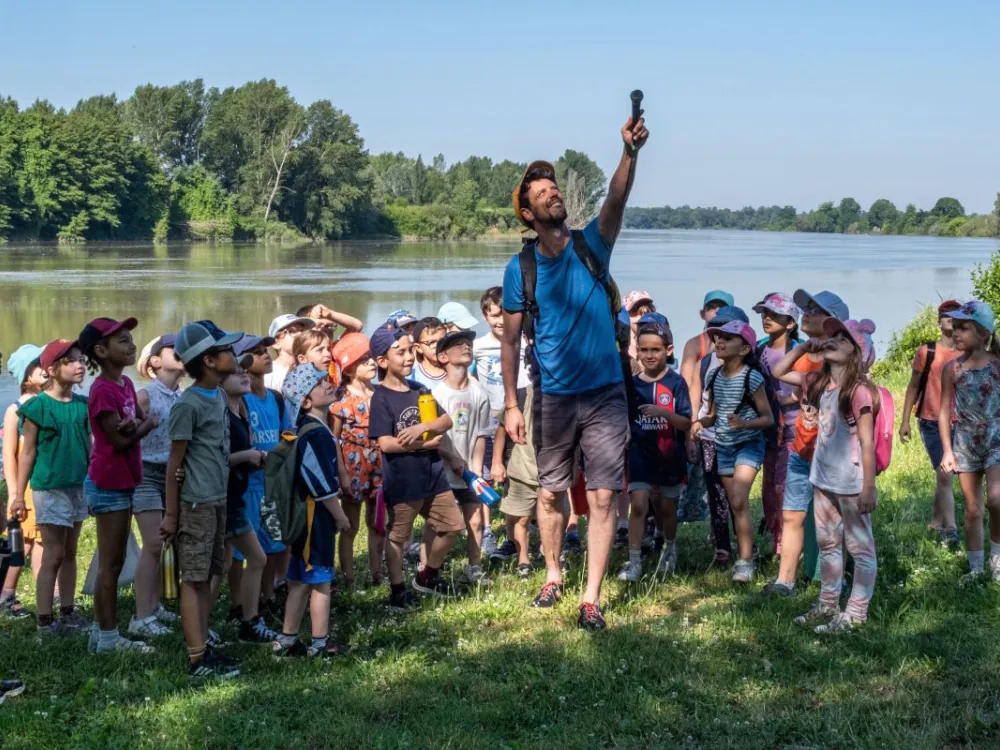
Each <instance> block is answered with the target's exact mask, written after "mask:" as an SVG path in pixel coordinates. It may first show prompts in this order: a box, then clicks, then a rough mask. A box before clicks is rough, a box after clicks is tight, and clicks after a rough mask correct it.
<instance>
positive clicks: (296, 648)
mask: <svg viewBox="0 0 1000 750" xmlns="http://www.w3.org/2000/svg"><path fill="white" fill-rule="evenodd" d="M271 653H272V654H273V655H274V656H277V657H279V658H285V657H291V658H303V657H307V656H309V647H308V646H307V645H306V644H304V643H303V642H302V641H300V640H299V639H298V638H296V639H295V643H293V644H292V645H291V646H285V645H283V644H282V643H281V641H275V642H274V643H272V644H271Z"/></svg>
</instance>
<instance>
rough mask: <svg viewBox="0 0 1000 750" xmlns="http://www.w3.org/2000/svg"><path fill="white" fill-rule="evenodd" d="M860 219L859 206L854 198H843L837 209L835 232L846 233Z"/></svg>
mask: <svg viewBox="0 0 1000 750" xmlns="http://www.w3.org/2000/svg"><path fill="white" fill-rule="evenodd" d="M860 219H861V205H860V204H859V203H858V202H857V201H856V200H854V198H844V199H843V200H841V201H840V205H839V206H838V207H837V231H838V232H846V231H847V230H848V229H850V228H851V226H852V225H854V224H856V223H857V222H858V221H859V220H860Z"/></svg>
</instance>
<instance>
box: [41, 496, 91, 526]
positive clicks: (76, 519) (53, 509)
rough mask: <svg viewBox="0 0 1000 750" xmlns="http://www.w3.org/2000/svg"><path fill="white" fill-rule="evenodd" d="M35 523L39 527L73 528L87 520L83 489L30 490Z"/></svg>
mask: <svg viewBox="0 0 1000 750" xmlns="http://www.w3.org/2000/svg"><path fill="white" fill-rule="evenodd" d="M31 500H32V503H33V505H34V507H35V523H36V524H37V525H39V526H44V525H46V524H48V525H49V526H73V525H74V524H78V523H83V522H84V521H86V520H87V499H86V497H85V496H84V493H83V487H66V488H63V489H59V490H32V492H31Z"/></svg>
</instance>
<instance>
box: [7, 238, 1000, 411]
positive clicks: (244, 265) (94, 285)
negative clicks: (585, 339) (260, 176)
mask: <svg viewBox="0 0 1000 750" xmlns="http://www.w3.org/2000/svg"><path fill="white" fill-rule="evenodd" d="M517 249H518V244H517V243H512V242H502V243H501V242H498V243H492V244H486V243H468V244H463V243H455V244H431V243H407V244H399V243H368V242H365V243H341V244H335V245H326V246H310V247H305V248H296V249H285V248H273V247H272V248H265V247H259V246H232V245H208V244H199V245H170V246H156V247H154V246H151V245H126V244H118V245H88V246H86V247H56V246H39V245H27V246H19V245H7V246H2V247H0V300H2V302H0V304H2V305H3V307H4V314H3V315H2V316H0V350H2V352H3V354H4V357H5V359H4V363H5V367H4V374H3V376H2V377H0V406H3V407H6V404H8V403H9V402H10V401H11V400H12V399H13V398H14V396H15V389H14V384H13V381H12V379H11V378H10V376H9V375H8V374H7V373H6V355H8V354H9V353H10V352H12V351H13V350H14V349H15V348H16V347H17V346H19V345H20V344H22V343H25V342H32V343H37V344H39V345H43V344H44V343H45V342H47V341H49V340H51V339H53V338H57V337H66V338H72V337H74V336H75V335H76V334H77V333H78V332H79V330H80V329H81V328H82V327H83V325H84V324H85V323H86V322H87V321H88V320H90V319H91V318H94V317H98V316H102V315H106V316H110V317H117V318H121V317H126V316H129V315H134V316H135V317H137V318H138V319H139V321H140V325H139V328H138V330H137V331H136V341H137V344H138V345H139V346H142V344H144V343H145V342H146V341H147V340H148V339H149V338H150V337H152V336H154V335H157V334H159V333H164V332H168V331H176V330H177V329H178V328H179V327H180V326H181V325H182V324H183V323H185V322H188V321H192V320H198V319H201V318H211V319H213V320H215V322H216V323H218V324H219V325H220V326H222V327H224V328H227V329H230V330H241V331H249V332H255V333H264V332H266V330H267V326H268V324H269V323H270V321H271V319H272V318H273V317H274V316H275V315H277V314H279V313H282V312H294V311H295V310H296V309H298V308H299V307H301V306H302V305H304V304H306V303H308V302H312V301H322V302H324V303H325V304H327V305H328V306H329V307H333V308H335V309H338V310H343V311H345V312H348V313H350V314H352V315H355V316H356V317H359V318H361V319H362V320H364V321H366V323H367V324H368V325H369V326H370V325H373V324H376V323H378V322H380V321H382V320H384V319H385V316H386V315H387V314H388V313H390V312H391V311H393V310H395V309H397V308H400V307H405V308H408V309H409V310H410V311H412V312H414V313H416V314H417V315H432V314H435V313H436V312H437V310H438V308H439V307H440V306H441V304H443V303H444V302H446V301H449V300H457V301H459V302H463V303H465V304H467V305H468V306H469V308H470V310H472V311H473V312H474V314H477V313H478V300H479V295H480V293H481V292H482V290H483V289H485V288H486V287H488V286H491V285H493V284H500V283H501V279H502V273H503V267H504V264H505V263H506V261H507V260H508V258H510V256H511V255H512V254H513V253H514V252H516V251H517ZM997 249H998V244H997V242H996V241H995V240H980V239H944V238H931V237H855V236H845V235H813V234H773V233H765V232H709V231H702V232H696V231H649V232H625V233H624V234H623V235H622V238H621V239H620V240H619V243H618V247H617V249H616V251H615V255H614V259H613V261H612V270H613V272H614V275H615V278H616V279H617V281H618V283H619V285H620V286H621V288H622V292H623V293H624V292H627V291H628V290H630V289H645V290H647V291H649V292H650V293H651V294H652V295H653V297H654V298H655V299H656V300H657V304H658V308H659V309H660V310H661V311H662V312H664V313H665V314H666V315H667V316H668V317H669V318H670V321H671V324H672V326H673V328H674V332H675V335H676V336H677V337H678V338H680V337H682V336H689V335H692V334H694V333H695V332H696V331H697V330H698V327H699V320H698V318H697V311H698V309H699V307H700V303H701V298H702V295H703V294H704V292H705V291H706V290H707V289H709V288H714V287H722V288H724V289H727V290H729V291H731V292H732V293H733V294H734V295H736V301H737V304H739V305H741V306H744V307H746V308H747V309H748V311H749V308H750V307H751V306H752V305H753V304H754V303H755V302H756V301H758V300H759V299H760V298H761V297H762V296H763V295H764V294H766V293H767V292H771V291H776V290H782V291H789V292H790V291H792V290H794V289H796V288H798V287H802V288H805V289H809V290H816V291H818V290H820V289H832V290H834V291H837V292H838V293H839V294H840V295H841V296H842V297H843V298H844V299H845V301H846V302H847V303H848V304H849V305H850V308H851V313H852V315H853V316H854V317H869V318H872V319H873V320H875V322H876V323H877V324H878V326H879V332H878V334H876V339H877V340H879V341H881V342H884V341H885V340H887V339H888V337H889V334H890V333H891V332H892V331H893V330H895V329H897V328H899V327H900V326H902V325H903V324H905V323H906V321H907V320H909V319H910V318H911V317H912V315H913V313H914V312H915V311H916V310H917V308H918V307H919V305H920V304H921V303H926V302H936V301H938V300H940V299H943V298H948V297H965V296H967V295H968V294H969V289H970V282H969V270H970V269H971V268H972V267H973V266H974V265H975V264H976V263H980V262H985V261H986V260H987V259H988V258H989V257H990V254H991V253H993V252H994V251H995V250H997Z"/></svg>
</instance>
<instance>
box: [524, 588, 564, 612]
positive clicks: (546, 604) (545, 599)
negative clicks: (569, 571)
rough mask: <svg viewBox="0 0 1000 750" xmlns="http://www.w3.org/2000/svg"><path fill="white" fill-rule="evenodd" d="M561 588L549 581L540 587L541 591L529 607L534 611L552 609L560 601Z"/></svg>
mask: <svg viewBox="0 0 1000 750" xmlns="http://www.w3.org/2000/svg"><path fill="white" fill-rule="evenodd" d="M562 588H563V585H562V584H561V583H552V581H549V582H548V583H546V584H545V585H544V586H542V590H541V591H539V592H538V596H536V597H535V598H534V600H533V601H532V602H531V606H532V607H534V608H535V609H552V608H553V607H554V606H556V604H558V603H559V600H560V599H562Z"/></svg>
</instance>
